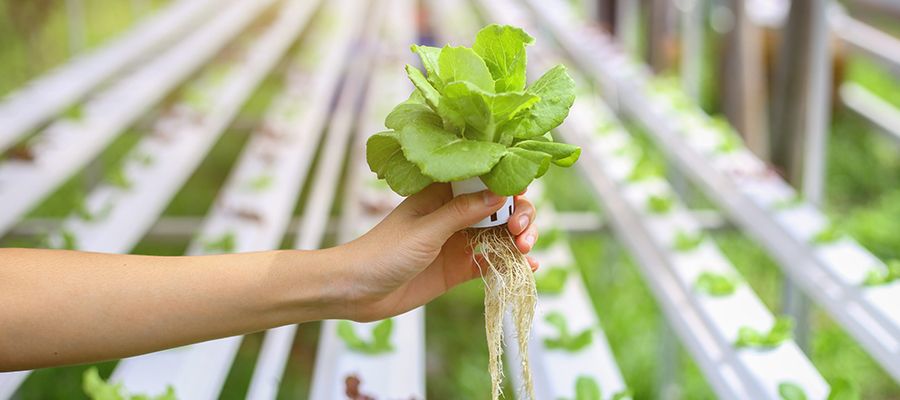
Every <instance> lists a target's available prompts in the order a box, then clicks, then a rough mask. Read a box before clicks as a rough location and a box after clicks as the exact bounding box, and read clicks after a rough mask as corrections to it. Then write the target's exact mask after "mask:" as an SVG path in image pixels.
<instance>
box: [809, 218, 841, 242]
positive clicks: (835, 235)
mask: <svg viewBox="0 0 900 400" xmlns="http://www.w3.org/2000/svg"><path fill="white" fill-rule="evenodd" d="M843 236H844V230H843V229H841V228H840V227H839V226H838V225H837V224H835V223H831V224H829V225H828V226H827V227H825V229H822V230H821V231H819V232H818V233H816V234H815V236H813V238H812V243H813V244H829V243H834V242H837V241H838V240H839V239H840V238H842V237H843Z"/></svg>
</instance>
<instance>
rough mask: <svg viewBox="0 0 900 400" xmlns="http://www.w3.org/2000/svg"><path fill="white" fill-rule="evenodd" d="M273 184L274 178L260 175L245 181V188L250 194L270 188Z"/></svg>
mask: <svg viewBox="0 0 900 400" xmlns="http://www.w3.org/2000/svg"><path fill="white" fill-rule="evenodd" d="M273 182H275V178H273V177H272V175H268V174H267V175H260V176H257V177H255V178H253V179H250V180H249V181H247V185H246V187H247V190H249V191H251V192H261V191H263V190H266V189H268V188H270V187H272V183H273Z"/></svg>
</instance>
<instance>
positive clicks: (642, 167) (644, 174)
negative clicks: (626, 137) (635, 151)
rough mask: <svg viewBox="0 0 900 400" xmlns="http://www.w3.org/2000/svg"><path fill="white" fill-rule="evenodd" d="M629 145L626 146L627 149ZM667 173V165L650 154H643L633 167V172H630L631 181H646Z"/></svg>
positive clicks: (629, 178) (629, 179)
mask: <svg viewBox="0 0 900 400" xmlns="http://www.w3.org/2000/svg"><path fill="white" fill-rule="evenodd" d="M627 148H628V147H625V149H627ZM665 174H666V167H665V165H663V164H662V163H659V162H657V161H656V160H655V159H653V158H652V157H649V156H646V155H645V156H642V157H641V159H640V160H638V162H637V164H634V167H633V168H632V169H631V173H630V174H628V181H629V182H640V181H645V180H648V179H651V178H662V177H663V176H665Z"/></svg>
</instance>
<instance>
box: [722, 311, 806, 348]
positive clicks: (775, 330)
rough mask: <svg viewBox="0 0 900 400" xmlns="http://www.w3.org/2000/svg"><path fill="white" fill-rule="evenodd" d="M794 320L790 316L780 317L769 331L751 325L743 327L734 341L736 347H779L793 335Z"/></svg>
mask: <svg viewBox="0 0 900 400" xmlns="http://www.w3.org/2000/svg"><path fill="white" fill-rule="evenodd" d="M793 329H794V320H792V319H790V318H788V317H778V318H777V319H776V320H775V324H774V325H772V328H771V329H770V330H769V331H768V332H760V331H758V330H756V329H753V328H750V327H747V326H745V327H742V328H741V329H740V330H738V338H737V340H736V341H735V342H734V347H737V348H739V349H741V348H750V347H753V348H764V349H771V348H775V347H778V346H779V345H781V343H783V342H784V341H786V340H789V339H791V337H792V336H793Z"/></svg>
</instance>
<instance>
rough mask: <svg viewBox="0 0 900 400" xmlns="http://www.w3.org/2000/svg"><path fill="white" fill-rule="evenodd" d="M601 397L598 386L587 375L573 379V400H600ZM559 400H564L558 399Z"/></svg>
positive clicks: (562, 399)
mask: <svg viewBox="0 0 900 400" xmlns="http://www.w3.org/2000/svg"><path fill="white" fill-rule="evenodd" d="M602 399H603V395H602V392H601V391H600V384H599V383H597V381H596V380H595V379H594V378H592V377H590V376H587V375H580V376H578V378H576V379H575V399H574V400H602ZM560 400H566V399H564V398H560Z"/></svg>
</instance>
